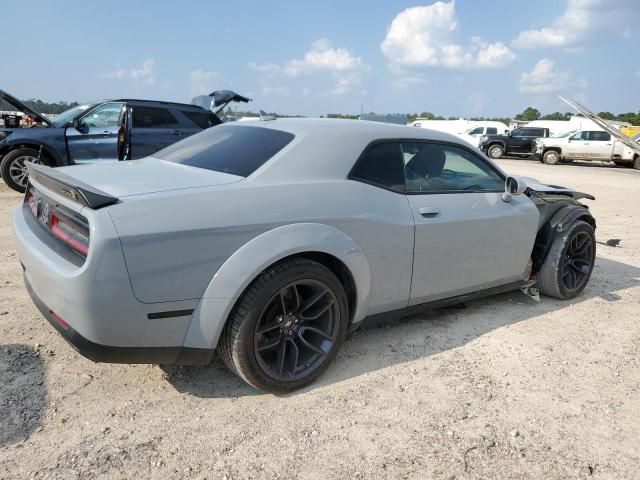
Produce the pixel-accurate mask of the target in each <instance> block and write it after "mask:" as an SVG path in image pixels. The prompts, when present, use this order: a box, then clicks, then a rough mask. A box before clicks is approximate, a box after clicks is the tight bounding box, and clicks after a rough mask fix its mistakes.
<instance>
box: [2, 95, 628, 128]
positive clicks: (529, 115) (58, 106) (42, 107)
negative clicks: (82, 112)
mask: <svg viewBox="0 0 640 480" xmlns="http://www.w3.org/2000/svg"><path fill="white" fill-rule="evenodd" d="M23 102H24V103H25V104H27V105H28V106H29V107H31V108H33V109H34V110H35V111H36V112H41V113H54V114H57V113H62V112H64V111H65V110H68V109H69V108H72V107H75V106H77V105H78V103H77V102H44V101H42V100H38V99H35V98H30V99H29V100H23ZM0 110H9V111H12V110H14V108H13V107H11V106H10V105H8V104H6V103H5V102H3V101H2V100H0ZM375 114H376V113H375V112H369V113H368V115H375ZM224 115H225V116H230V117H231V116H232V117H258V116H260V114H259V113H258V112H251V111H240V110H232V109H231V108H227V109H226V110H225V111H224ZM268 115H272V116H274V117H301V116H302V115H282V114H278V113H268ZM396 115H405V116H406V118H407V121H408V122H413V121H414V120H415V119H417V118H421V119H425V120H458V118H459V117H456V116H448V117H444V116H442V115H435V114H434V113H431V112H422V113H407V114H396ZM572 115H574V114H573V113H571V112H553V113H547V114H544V115H543V114H542V113H540V110H538V109H537V108H534V107H527V108H525V109H524V110H523V111H522V112H520V113H518V114H516V115H514V116H513V117H471V118H470V119H469V120H472V121H482V120H491V121H497V122H502V123H505V124H507V125H508V124H509V123H511V121H512V120H524V121H529V122H530V121H533V120H569V118H570V117H571V116H572ZM598 116H600V117H602V118H603V119H605V120H616V121H619V122H628V123H630V124H631V125H640V112H638V113H634V112H626V113H619V114H617V115H616V114H613V113H611V112H600V113H598ZM322 117H326V118H345V119H352V120H357V119H358V118H359V117H360V115H357V114H344V113H328V114H327V115H322Z"/></svg>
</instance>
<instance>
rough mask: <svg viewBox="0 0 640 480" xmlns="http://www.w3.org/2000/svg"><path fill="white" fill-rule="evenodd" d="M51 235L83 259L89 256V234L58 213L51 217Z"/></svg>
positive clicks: (82, 227)
mask: <svg viewBox="0 0 640 480" xmlns="http://www.w3.org/2000/svg"><path fill="white" fill-rule="evenodd" d="M50 232H51V234H52V235H53V236H54V237H56V238H57V239H59V240H61V241H63V242H64V243H66V244H67V245H68V246H69V247H71V248H72V249H73V250H75V251H76V252H78V253H79V254H81V255H84V256H85V257H86V256H87V255H88V254H89V232H88V231H87V230H86V228H84V226H82V225H80V224H79V223H76V222H74V221H73V220H72V219H70V218H67V217H66V216H63V215H60V214H59V213H58V212H56V213H53V214H52V215H51V226H50Z"/></svg>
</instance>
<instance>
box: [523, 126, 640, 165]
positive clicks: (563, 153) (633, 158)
mask: <svg viewBox="0 0 640 480" xmlns="http://www.w3.org/2000/svg"><path fill="white" fill-rule="evenodd" d="M531 153H532V155H533V157H534V158H538V159H539V160H540V161H541V162H543V163H546V164H547V165H555V164H557V163H567V162H571V161H573V160H597V161H609V162H613V163H615V164H616V165H620V166H627V167H633V168H637V169H639V170H640V154H639V153H638V151H637V150H634V149H632V148H630V147H629V146H628V145H625V144H624V143H623V142H621V141H620V140H617V139H615V138H612V137H611V134H610V133H608V132H605V131H601V130H600V131H598V130H580V131H577V132H572V133H570V134H567V135H565V136H562V137H550V138H538V139H536V140H535V141H534V142H533V146H532V148H531Z"/></svg>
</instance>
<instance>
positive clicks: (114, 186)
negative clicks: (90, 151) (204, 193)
mask: <svg viewBox="0 0 640 480" xmlns="http://www.w3.org/2000/svg"><path fill="white" fill-rule="evenodd" d="M29 167H31V166H29ZM31 168H33V167H31ZM36 168H37V171H38V172H39V173H40V174H42V175H44V176H47V177H54V178H57V179H59V180H60V181H61V182H62V183H64V184H66V185H68V186H71V187H75V186H80V188H84V189H90V190H92V191H94V192H99V193H100V194H102V195H103V196H108V197H113V198H115V199H121V198H124V197H129V196H132V195H142V194H147V193H157V192H166V191H170V190H182V189H186V188H198V187H208V186H214V185H224V184H228V183H233V182H237V181H240V180H242V179H243V177H239V176H236V175H231V174H227V173H222V172H215V171H211V170H205V169H201V168H196V167H189V166H187V165H180V164H177V163H172V162H166V161H164V160H159V159H156V158H152V157H147V158H144V159H141V160H131V161H124V162H118V161H104V162H101V163H93V164H85V165H74V166H69V167H58V168H55V169H52V168H49V167H42V166H40V165H38V166H37V167H36ZM67 196H68V195H67Z"/></svg>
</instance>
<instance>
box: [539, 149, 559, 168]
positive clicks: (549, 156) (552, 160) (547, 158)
mask: <svg viewBox="0 0 640 480" xmlns="http://www.w3.org/2000/svg"><path fill="white" fill-rule="evenodd" d="M559 162H560V154H559V153H558V152H556V151H555V150H549V151H547V152H544V155H542V163H546V164H547V165H556V164H558V163H559Z"/></svg>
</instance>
